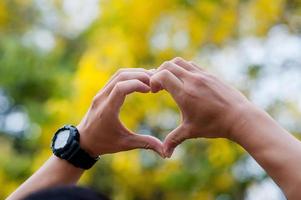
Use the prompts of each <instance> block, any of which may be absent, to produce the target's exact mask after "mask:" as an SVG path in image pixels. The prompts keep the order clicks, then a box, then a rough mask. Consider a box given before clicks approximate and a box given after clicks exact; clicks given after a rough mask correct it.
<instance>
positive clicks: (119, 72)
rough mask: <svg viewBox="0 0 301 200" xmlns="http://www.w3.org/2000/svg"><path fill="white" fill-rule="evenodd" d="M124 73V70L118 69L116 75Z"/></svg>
mask: <svg viewBox="0 0 301 200" xmlns="http://www.w3.org/2000/svg"><path fill="white" fill-rule="evenodd" d="M124 71H125V68H121V69H118V70H117V72H116V75H117V76H118V75H119V74H121V73H122V72H124Z"/></svg>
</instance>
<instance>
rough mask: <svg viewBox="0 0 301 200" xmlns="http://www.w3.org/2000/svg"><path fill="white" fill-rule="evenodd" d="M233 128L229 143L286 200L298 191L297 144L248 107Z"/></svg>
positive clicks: (299, 164) (300, 184)
mask: <svg viewBox="0 0 301 200" xmlns="http://www.w3.org/2000/svg"><path fill="white" fill-rule="evenodd" d="M244 113H246V114H244V116H243V117H241V119H242V120H241V121H240V122H239V123H238V124H237V125H236V126H234V127H233V129H232V133H231V135H232V137H233V140H234V141H236V142H237V143H238V144H240V145H241V146H242V147H243V148H245V149H246V150H247V151H248V152H249V153H250V154H251V155H252V156H253V157H254V158H255V159H256V160H257V162H258V163H259V164H260V165H261V166H262V167H263V168H264V169H265V170H266V171H267V173H268V174H269V175H270V176H271V177H272V178H273V179H274V181H275V182H276V183H277V184H278V185H279V186H280V187H281V188H282V189H283V191H284V192H285V194H286V195H287V197H288V198H289V199H296V198H297V197H299V196H300V194H301V191H300V190H299V188H300V187H301V170H300V169H301V159H299V157H300V156H301V143H300V142H299V141H298V140H297V139H296V138H295V137H294V136H292V135H291V134H290V133H288V132H287V131H286V130H284V129H283V128H281V127H280V126H279V125H278V124H277V123H276V122H275V121H274V120H273V119H272V118H271V117H270V116H269V115H268V114H266V113H265V112H264V111H262V110H260V109H258V108H256V107H255V106H250V107H249V108H248V109H247V110H245V112H244Z"/></svg>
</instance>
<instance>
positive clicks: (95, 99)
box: [91, 95, 99, 108]
mask: <svg viewBox="0 0 301 200" xmlns="http://www.w3.org/2000/svg"><path fill="white" fill-rule="evenodd" d="M98 104H99V98H98V96H97V95H96V96H95V97H93V99H92V103H91V107H92V108H96V107H97V106H98Z"/></svg>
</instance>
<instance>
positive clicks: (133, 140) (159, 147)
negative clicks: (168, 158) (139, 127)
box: [129, 134, 164, 157]
mask: <svg viewBox="0 0 301 200" xmlns="http://www.w3.org/2000/svg"><path fill="white" fill-rule="evenodd" d="M129 140H130V141H129V148H130V149H136V148H140V149H152V150H153V151H155V152H157V153H158V154H159V155H160V156H161V157H164V153H163V144H162V142H161V141H160V140H159V139H158V138H156V137H153V136H150V135H139V134H131V135H130V138H129Z"/></svg>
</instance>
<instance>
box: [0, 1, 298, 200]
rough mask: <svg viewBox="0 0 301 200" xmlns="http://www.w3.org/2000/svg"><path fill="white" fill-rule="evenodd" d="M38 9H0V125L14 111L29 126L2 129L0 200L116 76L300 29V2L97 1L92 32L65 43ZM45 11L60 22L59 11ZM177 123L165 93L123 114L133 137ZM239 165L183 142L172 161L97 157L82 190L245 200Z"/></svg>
mask: <svg viewBox="0 0 301 200" xmlns="http://www.w3.org/2000/svg"><path fill="white" fill-rule="evenodd" d="M37 2H38V1H31V0H23V1H21V0H2V1H1V2H0V88H1V91H3V95H4V96H5V98H7V99H9V106H8V108H7V109H5V110H2V111H1V109H0V111H1V112H2V113H1V112H0V114H1V116H3V118H0V120H1V119H4V118H5V117H6V116H7V115H9V114H10V113H11V112H14V111H16V110H21V111H22V112H24V113H26V115H28V118H29V120H28V122H27V123H28V124H27V126H26V129H24V130H23V131H22V133H17V134H16V133H14V134H12V133H10V132H9V131H7V130H5V129H4V128H3V127H4V126H2V130H0V132H1V135H0V185H1V189H0V198H4V197H5V196H7V195H8V194H9V193H11V192H12V191H13V190H14V189H16V188H17V187H18V185H19V184H20V183H22V182H23V181H24V180H25V179H26V178H27V177H28V176H29V175H30V174H31V173H33V172H34V170H36V169H37V168H38V167H39V166H40V165H41V164H42V163H43V162H44V161H45V160H46V159H47V158H48V156H49V155H50V154H51V152H50V149H49V143H50V139H51V137H52V134H53V132H54V131H55V130H56V129H57V128H58V127H60V126H61V125H63V124H66V123H74V124H76V123H78V122H79V121H80V119H81V117H82V116H83V114H84V113H85V111H86V109H87V108H88V106H89V104H90V102H91V99H92V97H93V96H94V95H95V94H96V92H97V91H98V90H99V89H100V88H101V87H102V86H103V85H104V84H105V83H106V81H107V80H108V79H109V77H110V76H111V75H112V74H113V73H114V72H115V71H116V70H117V69H118V68H120V67H145V68H153V67H157V66H159V65H160V63H162V62H163V61H165V60H167V59H171V58H173V57H175V56H183V57H185V58H187V59H192V58H195V57H197V56H198V52H199V50H200V49H201V48H202V47H203V46H205V45H215V46H217V47H222V46H223V45H224V44H225V43H227V42H229V41H231V40H236V39H238V38H241V37H244V36H248V35H254V36H260V37H262V36H265V35H266V33H267V31H268V30H269V29H270V28H271V27H272V26H274V25H275V24H278V23H284V24H287V25H288V26H289V27H290V28H291V30H292V31H294V32H298V31H299V28H300V23H299V22H298V20H296V17H298V16H299V14H300V10H301V2H300V1H298V0H295V1H289V0H274V1H270V0H204V1H197V0H166V1H159V0H154V1H138V0H137V1H135V0H130V1H126V0H124V1H117V0H112V1H108V0H102V1H100V2H99V4H97V6H99V9H100V13H99V14H98V16H97V17H96V19H95V20H94V21H93V23H92V24H91V25H89V26H88V27H87V28H85V29H84V30H82V31H80V32H79V33H78V34H74V35H72V34H71V35H70V34H69V35H68V34H66V33H65V32H67V31H66V30H65V32H64V29H63V28H62V27H64V25H63V26H51V25H49V24H48V25H47V23H45V22H44V21H45V11H43V9H41V6H38V5H39V4H38V3H37ZM49 2H50V3H49ZM49 2H48V3H47V5H48V6H49V5H52V9H53V10H54V11H55V13H56V15H57V16H58V17H59V20H62V21H63V20H64V17H66V16H65V15H64V13H63V12H64V9H63V8H64V6H63V5H64V1H56V0H53V1H49ZM69 2H70V1H69ZM91 2H92V1H91ZM91 2H90V3H91ZM44 3H45V1H44ZM42 4H43V2H42ZM45 6H46V5H45ZM42 7H44V6H42ZM54 11H53V12H54ZM43 12H44V13H43ZM46 14H47V13H46ZM48 14H49V13H48ZM50 14H51V13H50ZM78 15H80V13H78ZM299 17H300V16H299ZM43 20H44V21H43ZM46 21H47V20H46ZM79 23H80V22H79ZM67 24H68V23H67ZM65 25H66V24H65ZM60 28H62V30H60ZM36 29H43V30H46V31H48V32H49V33H50V34H51V35H52V36H53V38H54V41H55V44H54V46H53V47H52V48H51V49H50V50H47V51H44V50H43V49H42V48H40V47H39V46H37V45H33V43H30V42H29V43H28V38H30V37H41V36H30V33H32V31H33V30H36ZM28 35H29V36H28ZM46 38H47V37H46ZM42 40H43V38H42ZM44 42H45V43H47V41H44ZM221 67H222V66H221ZM259 69H260V66H253V67H250V68H249V71H248V76H249V78H250V80H256V78H257V77H258V74H259ZM246 92H247V91H246ZM179 118H180V117H179V112H178V109H177V106H176V105H175V103H174V101H173V100H172V99H171V97H170V96H169V95H168V94H167V93H166V92H161V93H159V94H155V95H153V94H147V95H138V94H135V95H132V96H130V97H129V98H128V99H127V101H126V103H125V106H124V107H123V110H122V113H121V119H122V121H123V122H124V123H125V124H126V125H127V126H128V127H129V128H131V129H132V130H136V131H137V132H140V133H151V134H153V135H155V136H157V137H159V138H161V139H163V138H164V136H165V135H166V134H167V133H168V132H169V131H170V130H172V129H173V128H174V127H175V126H176V125H177V123H179ZM165 120H166V122H165ZM162 121H163V122H162ZM244 157H245V153H244V151H243V150H242V149H241V148H240V147H238V146H237V145H235V144H233V143H231V142H229V141H226V140H222V139H217V140H196V141H189V142H185V144H183V145H182V146H181V147H180V148H179V149H178V151H177V152H176V155H175V156H174V158H173V159H171V160H162V159H160V158H159V157H157V156H156V155H154V153H152V152H146V151H141V150H134V151H131V152H125V153H119V154H116V155H106V156H103V158H102V159H101V161H100V162H99V163H98V164H97V166H96V167H94V168H93V169H92V170H91V171H89V172H87V173H86V174H85V175H84V177H83V178H82V180H81V183H82V184H85V185H89V186H91V187H93V188H95V189H96V190H99V191H102V192H105V193H106V194H108V195H110V196H111V197H112V198H113V199H133V200H134V199H137V200H138V199H145V200H146V199H175V200H176V199H217V198H218V197H219V199H243V196H244V194H245V190H246V188H247V187H248V185H249V184H250V183H252V181H254V180H253V178H249V179H245V180H243V181H241V180H237V179H235V177H234V176H233V173H232V169H233V166H234V165H235V164H236V163H237V161H238V160H241V159H244ZM261 178H264V177H259V179H261Z"/></svg>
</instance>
